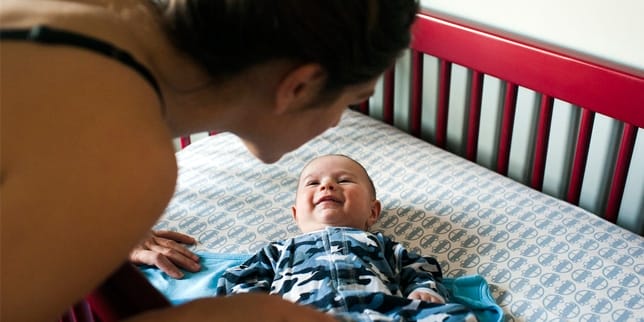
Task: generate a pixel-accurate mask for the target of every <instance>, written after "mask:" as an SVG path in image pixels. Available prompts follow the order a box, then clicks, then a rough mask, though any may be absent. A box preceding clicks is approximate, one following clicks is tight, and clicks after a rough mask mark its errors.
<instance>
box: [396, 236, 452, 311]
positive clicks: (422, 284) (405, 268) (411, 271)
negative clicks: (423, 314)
mask: <svg viewBox="0 0 644 322" xmlns="http://www.w3.org/2000/svg"><path fill="white" fill-rule="evenodd" d="M394 253H395V254H396V257H397V260H398V262H399V268H400V288H401V291H402V292H403V294H404V295H405V296H407V298H409V299H417V300H423V301H427V302H432V303H446V302H447V300H448V294H447V293H446V292H444V287H441V285H440V280H441V279H442V272H441V269H440V266H439V264H438V262H437V261H436V260H435V259H433V258H425V257H422V256H420V255H418V254H415V253H411V252H409V251H407V250H406V249H405V248H404V247H403V246H402V245H400V244H396V245H395V251H394Z"/></svg>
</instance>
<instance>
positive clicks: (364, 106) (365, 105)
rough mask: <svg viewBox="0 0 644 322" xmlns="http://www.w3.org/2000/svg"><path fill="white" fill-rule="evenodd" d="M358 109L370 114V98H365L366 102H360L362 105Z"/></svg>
mask: <svg viewBox="0 0 644 322" xmlns="http://www.w3.org/2000/svg"><path fill="white" fill-rule="evenodd" d="M358 111H360V112H361V113H363V114H366V115H369V99H367V100H365V101H364V102H362V103H360V105H358Z"/></svg>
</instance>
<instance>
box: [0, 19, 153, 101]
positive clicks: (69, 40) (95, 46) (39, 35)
mask: <svg viewBox="0 0 644 322" xmlns="http://www.w3.org/2000/svg"><path fill="white" fill-rule="evenodd" d="M0 40H23V41H33V42H36V43H42V44H51V45H68V46H76V47H81V48H85V49H88V50H91V51H94V52H96V53H99V54H102V55H105V56H107V57H110V58H112V59H116V60H117V61H119V62H121V63H123V64H125V65H127V66H128V67H130V68H133V69H134V70H135V71H136V72H137V73H139V74H140V75H141V76H142V77H143V78H144V79H145V80H146V81H147V82H148V83H149V84H150V85H151V86H152V88H154V91H155V92H156V93H157V95H158V96H159V99H160V100H161V103H162V105H163V96H162V95H161V88H160V87H159V83H158V82H157V80H156V79H155V78H154V76H153V75H152V73H151V72H150V71H149V70H148V69H147V68H146V67H145V66H143V65H142V64H141V63H139V62H138V61H137V60H136V59H134V58H133V57H132V55H130V54H129V53H128V52H126V51H124V50H122V49H119V48H117V47H115V46H113V45H112V44H110V43H107V42H105V41H102V40H99V39H95V38H92V37H88V36H85V35H82V34H78V33H74V32H70V31H66V30H60V29H56V28H51V27H47V26H42V25H37V26H34V27H31V28H26V29H0Z"/></svg>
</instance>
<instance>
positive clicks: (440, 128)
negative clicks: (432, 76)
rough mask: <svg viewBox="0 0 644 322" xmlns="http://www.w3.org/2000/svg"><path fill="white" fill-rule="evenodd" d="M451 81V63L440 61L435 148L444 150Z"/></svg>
mask: <svg viewBox="0 0 644 322" xmlns="http://www.w3.org/2000/svg"><path fill="white" fill-rule="evenodd" d="M451 79H452V63H451V62H449V61H447V60H444V59H440V67H439V76H438V106H437V107H436V146H438V147H439V148H443V149H444V148H445V146H446V141H447V114H448V110H449V90H450V83H451Z"/></svg>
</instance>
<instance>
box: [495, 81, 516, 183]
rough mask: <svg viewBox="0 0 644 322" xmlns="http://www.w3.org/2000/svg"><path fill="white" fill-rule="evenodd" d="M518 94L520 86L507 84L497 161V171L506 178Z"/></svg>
mask: <svg viewBox="0 0 644 322" xmlns="http://www.w3.org/2000/svg"><path fill="white" fill-rule="evenodd" d="M517 92H518V86H517V85H516V84H513V83H506V84H505V98H504V100H503V119H502V120H501V135H500V137H499V153H498V156H497V161H496V171H497V172H498V173H500V174H502V175H504V176H505V175H507V174H508V164H509V161H510V145H511V144H512V130H513V129H514V114H515V111H516V106H517Z"/></svg>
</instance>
